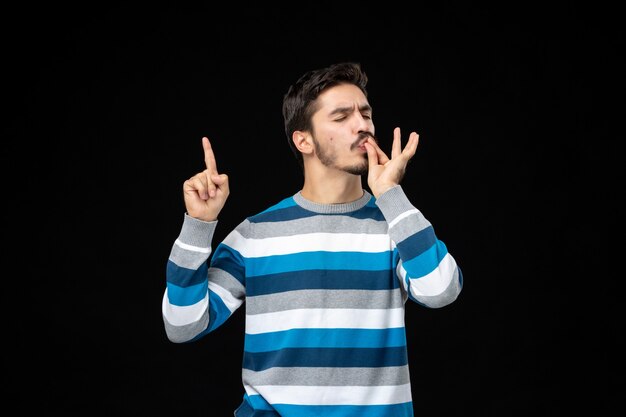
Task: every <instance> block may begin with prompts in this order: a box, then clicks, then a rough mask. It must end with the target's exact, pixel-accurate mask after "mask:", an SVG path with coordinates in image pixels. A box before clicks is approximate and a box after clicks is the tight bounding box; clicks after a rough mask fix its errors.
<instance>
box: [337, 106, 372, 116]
mask: <svg viewBox="0 0 626 417" xmlns="http://www.w3.org/2000/svg"><path fill="white" fill-rule="evenodd" d="M353 108H354V107H353V106H345V107H337V108H336V109H334V110H332V111H331V112H330V113H329V114H328V115H329V116H333V115H335V114H346V113H350V112H351V111H352V109H353ZM359 111H360V112H364V111H370V112H371V111H372V106H370V105H369V104H363V105H362V106H359Z"/></svg>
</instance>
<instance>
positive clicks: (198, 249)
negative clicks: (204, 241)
mask: <svg viewBox="0 0 626 417" xmlns="http://www.w3.org/2000/svg"><path fill="white" fill-rule="evenodd" d="M174 243H175V244H176V246H178V247H179V248H182V249H185V250H188V251H191V252H200V253H211V248H201V247H199V246H193V245H188V244H186V243H183V242H181V241H180V240H178V239H176V240H175V241H174Z"/></svg>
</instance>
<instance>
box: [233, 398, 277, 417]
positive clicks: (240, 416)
mask: <svg viewBox="0 0 626 417" xmlns="http://www.w3.org/2000/svg"><path fill="white" fill-rule="evenodd" d="M253 397H257V395H253ZM243 398H244V399H243V401H242V403H241V405H240V406H239V407H238V408H237V410H235V417H280V414H278V413H277V412H276V411H274V409H273V408H272V409H271V410H263V409H254V408H252V407H251V406H250V397H249V396H248V394H244V396H243ZM255 401H256V400H255ZM265 404H267V402H266V403H265ZM270 407H271V406H270Z"/></svg>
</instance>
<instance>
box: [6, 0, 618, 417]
mask: <svg viewBox="0 0 626 417" xmlns="http://www.w3.org/2000/svg"><path fill="white" fill-rule="evenodd" d="M300 7H303V8H304V9H303V10H302V11H297V10H296V5H295V4H294V5H284V6H269V5H268V6H263V7H260V6H256V7H252V6H247V7H244V6H237V7H234V6H228V7H226V8H225V9H221V10H218V8H217V6H209V5H201V6H195V7H188V8H183V7H179V8H174V7H159V8H147V7H146V8H145V9H142V8H139V7H134V8H133V7H130V6H127V5H115V4H113V3H107V4H106V5H100V6H99V7H97V6H95V5H91V6H90V7H89V8H87V7H77V8H70V7H62V6H55V7H52V6H47V7H45V8H41V7H39V8H35V7H33V8H32V9H30V8H29V7H27V6H24V7H21V8H20V9H19V10H18V9H15V10H8V9H7V10H6V12H5V13H4V15H3V17H2V21H3V25H2V54H3V62H4V63H3V72H4V74H5V75H4V76H3V79H4V83H3V84H4V86H3V90H4V93H3V101H4V109H5V110H4V117H3V119H4V122H3V125H2V128H3V151H2V157H1V158H2V160H1V162H2V170H3V175H2V181H3V184H2V186H3V189H4V197H5V198H4V200H5V201H4V203H3V205H4V206H5V209H4V210H3V214H2V216H3V223H4V225H5V231H6V232H5V233H3V235H4V247H5V250H4V251H3V252H4V256H5V257H6V258H5V259H4V262H3V264H4V265H5V268H4V274H3V278H4V282H5V285H4V288H5V292H4V297H3V299H4V303H3V305H4V309H3V310H4V313H5V314H4V316H5V320H4V322H5V323H7V324H8V326H7V327H6V329H5V337H4V339H5V347H6V350H5V352H8V353H5V355H4V356H3V367H4V368H5V370H6V371H7V372H4V374H5V383H6V384H5V385H6V386H8V387H9V390H8V394H9V395H8V398H9V401H11V402H13V403H14V404H15V405H16V406H17V407H18V413H20V414H21V413H23V414H31V413H33V412H34V410H37V409H39V408H44V409H45V410H47V413H46V414H53V413H57V412H62V413H67V414H73V413H76V414H81V415H95V414H102V415H188V416H192V415H193V416H196V415H197V416H222V415H232V411H233V410H234V409H235V408H236V407H237V406H238V405H239V403H240V402H241V399H242V396H243V388H242V386H241V378H240V365H241V357H242V356H241V355H242V347H243V317H244V316H243V315H244V309H243V308H242V309H240V310H238V311H237V312H236V313H235V314H234V315H233V317H232V318H231V319H230V321H229V322H227V323H226V324H225V325H224V326H223V327H221V328H220V329H218V330H217V331H215V332H214V333H212V334H211V335H209V336H208V337H206V338H205V339H203V340H201V341H198V342H196V343H193V344H186V345H177V344H173V343H171V342H169V341H168V340H167V338H166V336H165V332H164V329H163V322H162V318H161V298H162V295H163V291H164V288H165V265H166V261H167V257H168V255H169V251H170V248H171V245H172V243H173V241H174V239H175V238H176V237H177V235H178V232H179V230H180V226H181V224H182V219H183V212H184V204H183V199H182V183H183V181H184V180H185V179H187V178H189V177H190V176H192V175H193V174H195V173H196V172H198V171H200V170H202V169H203V153H202V145H201V137H202V136H204V135H206V136H208V137H209V138H210V139H211V140H212V143H213V147H214V150H215V154H216V157H217V163H218V168H219V169H220V171H222V172H225V173H227V174H228V175H229V178H230V186H231V196H230V198H229V200H228V202H227V204H226V207H225V209H224V211H223V213H222V214H221V215H220V224H219V226H218V230H217V232H216V236H215V242H217V241H220V240H221V239H222V238H223V237H225V235H226V234H227V232H229V231H230V229H231V228H233V227H235V226H236V225H237V224H238V223H239V222H240V221H241V220H243V219H244V217H245V216H248V215H251V214H254V213H257V212H258V211H261V210H263V209H265V208H266V207H268V206H269V205H271V204H274V203H276V202H278V201H279V200H281V199H282V198H284V197H286V196H289V195H292V194H293V193H295V192H296V191H297V190H298V189H299V187H300V186H301V184H302V177H301V174H300V171H299V168H298V167H297V165H296V162H295V159H294V158H293V156H292V154H291V151H290V149H289V147H288V145H287V143H286V138H285V135H284V130H283V124H282V115H281V104H282V97H283V94H284V93H285V91H286V90H287V88H288V86H289V85H290V84H291V83H292V82H293V81H295V79H297V77H298V76H300V75H301V74H302V73H303V72H305V71H308V70H310V69H313V68H319V67H322V66H326V65H328V64H331V63H333V62H338V61H356V62H360V63H361V64H362V66H363V68H364V70H365V71H366V72H367V74H368V76H369V78H370V83H369V85H368V90H369V100H370V103H371V104H372V105H373V107H374V121H375V123H376V129H377V134H378V136H379V137H380V138H381V144H382V146H383V148H384V149H387V150H388V149H390V146H391V142H390V139H391V135H392V130H393V128H394V127H395V126H399V127H401V128H402V130H403V138H404V139H405V140H406V138H407V137H408V133H409V132H411V131H413V130H415V131H417V132H418V133H419V134H420V144H419V147H418V151H417V154H416V156H415V157H414V159H413V161H412V162H411V165H410V166H409V170H408V172H407V175H406V177H405V179H404V182H403V187H404V189H405V191H406V192H407V194H408V195H409V197H410V199H411V201H412V202H413V203H414V205H416V206H417V207H418V208H419V209H420V210H422V212H423V213H424V214H425V215H426V217H427V218H428V219H429V220H430V221H431V222H432V223H433V225H434V226H435V230H436V232H437V234H438V236H439V238H440V239H442V240H443V241H444V242H445V243H446V245H447V246H448V248H449V250H450V251H451V253H452V254H453V255H454V256H455V258H456V260H457V262H458V263H459V264H460V265H461V267H462V269H463V272H464V277H465V287H464V291H463V293H462V295H461V296H460V298H459V299H458V300H457V301H456V302H455V303H454V304H452V305H450V306H448V307H445V308H443V309H439V310H426V309H423V308H421V307H419V306H417V305H412V304H410V305H408V306H407V307H408V308H407V316H406V324H407V330H408V337H409V340H408V342H409V349H410V353H409V359H410V363H411V370H412V371H411V372H412V384H413V397H414V404H415V413H416V415H421V416H467V415H485V416H486V415H493V416H505V415H551V416H552V415H565V414H567V413H569V412H571V411H573V410H577V411H583V410H589V411H592V410H593V412H594V415H622V414H623V413H624V396H623V362H622V359H621V352H620V350H621V349H623V339H624V332H623V322H622V321H621V318H620V317H621V316H620V312H621V310H622V306H621V303H620V300H619V298H620V297H619V295H620V293H619V289H620V288H621V285H620V284H621V281H622V280H623V276H624V275H623V272H622V271H623V267H622V265H621V258H620V252H621V250H620V249H619V248H620V246H621V245H622V243H621V242H622V240H623V238H622V236H623V235H622V233H621V232H619V229H618V226H617V225H618V224H619V220H620V219H621V214H622V210H620V209H621V208H622V207H623V205H622V203H618V201H619V197H621V194H623V191H622V190H621V187H622V186H623V180H620V179H619V178H621V177H623V167H622V165H621V164H622V162H621V161H622V159H623V156H624V152H623V140H624V136H623V134H622V133H621V132H622V129H621V126H618V125H617V123H616V122H618V121H623V118H624V109H623V105H624V94H623V93H624V91H623V81H622V78H623V70H624V65H623V63H624V58H623V52H620V51H621V50H622V49H623V46H624V45H623V28H622V26H619V24H620V22H619V21H618V19H616V17H617V13H616V12H615V11H614V10H608V9H607V10H603V9H601V8H599V7H598V8H596V9H593V10H591V9H584V8H573V7H572V6H563V7H556V6H554V7H553V8H552V9H550V10H548V9H546V8H545V6H542V7H534V6H531V5H527V4H522V5H516V6H513V5H507V6H506V7H503V8H495V7H492V8H487V7H469V6H463V7H452V6H448V5H446V6H441V7H435V6H430V7H424V6H419V5H411V6H410V7H409V6H408V5H407V6H405V7H398V6H392V5H387V6H385V7H382V6H377V7H376V8H373V9H372V8H370V7H369V6H365V5H363V4H360V3H355V4H341V5H337V4H333V3H318V4H315V5H314V4H309V5H307V4H303V5H301V6H298V8H300ZM616 248H617V250H616ZM618 352H619V353H620V354H618ZM618 383H619V385H618Z"/></svg>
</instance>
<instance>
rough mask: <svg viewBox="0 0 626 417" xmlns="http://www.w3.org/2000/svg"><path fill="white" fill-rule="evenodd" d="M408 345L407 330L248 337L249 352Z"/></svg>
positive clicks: (303, 331) (309, 331) (323, 331)
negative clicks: (405, 331)
mask: <svg viewBox="0 0 626 417" xmlns="http://www.w3.org/2000/svg"><path fill="white" fill-rule="evenodd" d="M398 346H406V338H405V333H404V327H396V328H393V329H292V330H285V331H280V332H270V333H262V334H246V338H245V345H244V349H245V351H246V352H250V353H256V352H268V351H273V350H280V349H285V348H384V347H398Z"/></svg>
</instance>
